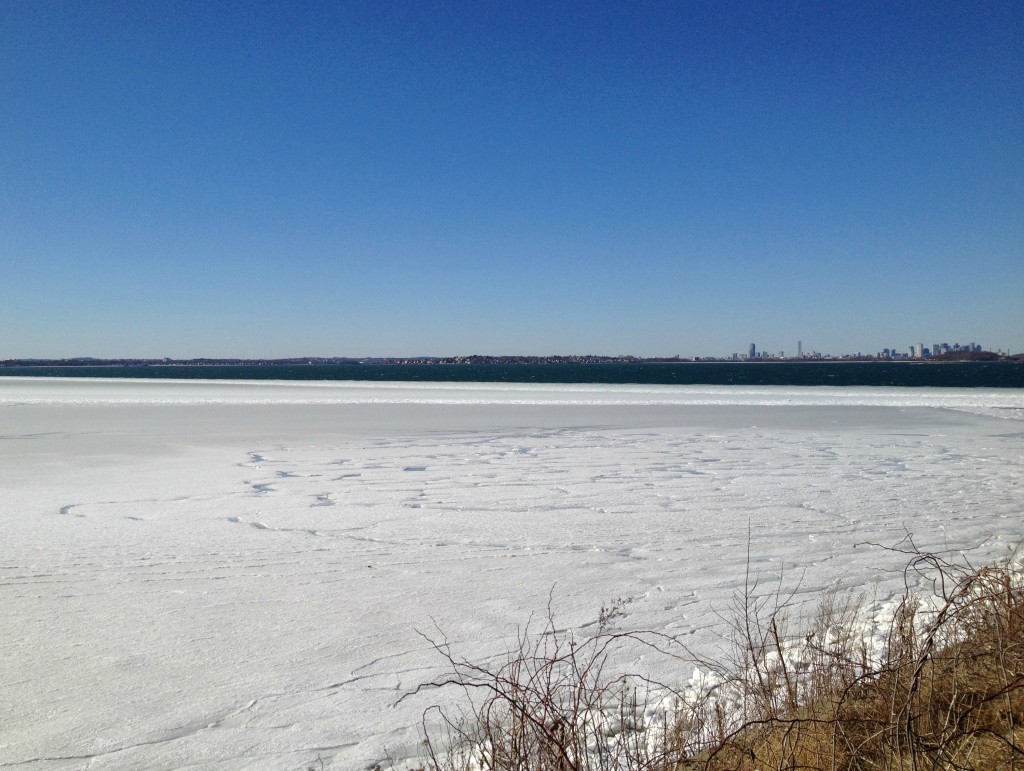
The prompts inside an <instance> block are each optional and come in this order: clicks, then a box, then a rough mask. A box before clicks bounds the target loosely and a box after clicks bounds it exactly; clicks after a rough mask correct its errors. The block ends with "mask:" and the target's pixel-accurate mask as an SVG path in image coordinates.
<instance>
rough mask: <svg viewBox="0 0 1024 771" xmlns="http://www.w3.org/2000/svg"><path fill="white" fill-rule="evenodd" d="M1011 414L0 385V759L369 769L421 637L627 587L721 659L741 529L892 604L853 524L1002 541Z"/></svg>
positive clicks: (979, 402) (1007, 402)
mask: <svg viewBox="0 0 1024 771" xmlns="http://www.w3.org/2000/svg"><path fill="white" fill-rule="evenodd" d="M1022 416H1024V394H1022V393H1021V392H1020V391H1007V390H994V391H988V390H985V391H975V390H963V391H958V390H949V389H928V390H902V389H873V388H852V389H822V388H803V389H801V388H725V387H715V388H701V387H692V386H691V387H672V386H550V385H544V386H539V385H505V384H501V385H494V384H439V383H418V384H409V383H402V384H396V383H383V384H376V383H313V384H310V383H301V384H295V383H267V382H259V383H238V382H223V383H218V382H202V381H171V382H168V381H135V380H133V381H115V380H109V381H95V380H85V379H83V380H36V379H6V378H2V379H0V489H2V491H3V495H2V498H0V525H2V527H3V533H4V540H3V545H2V546H0V607H3V609H4V619H5V623H4V624H3V626H2V627H0V646H2V648H0V649H2V650H3V651H4V659H3V661H4V664H3V666H2V668H0V725H3V730H2V732H0V765H4V766H7V767H24V768H40V769H51V768H52V769H70V768H82V767H86V766H88V767H89V768H139V767H145V768H180V767H186V766H187V767H192V766H195V767H200V768H224V769H228V768H232V769H234V768H305V767H306V766H308V765H309V764H310V763H313V762H314V761H315V760H316V758H317V757H318V756H319V757H320V758H321V759H323V760H324V762H325V764H326V765H327V766H328V767H336V768H361V767H372V765H373V764H374V763H376V762H378V761H381V760H384V759H385V757H386V756H387V755H389V754H390V755H391V756H392V757H397V758H401V757H403V756H409V755H413V754H415V753H416V751H417V747H416V741H417V734H418V724H419V721H420V716H421V714H422V712H423V710H424V709H425V707H427V706H429V705H430V704H431V703H433V702H434V701H436V700H438V699H445V698H447V697H446V696H445V695H444V694H438V693H436V692H434V693H429V694H423V695H420V696H417V697H415V698H409V699H405V700H404V701H402V702H400V703H399V702H398V699H399V697H400V696H401V695H402V694H404V693H406V692H408V691H409V690H411V689H412V688H413V687H414V686H415V685H416V684H417V683H420V682H423V681H425V680H427V679H429V678H430V677H432V676H433V675H434V674H436V672H437V671H438V669H439V668H440V666H441V663H442V662H441V661H440V660H439V657H438V656H437V655H436V654H435V653H433V652H432V651H431V649H430V646H429V645H428V644H427V643H426V642H425V641H424V640H423V639H422V638H421V637H420V636H419V635H418V634H417V633H416V630H421V631H424V632H428V633H434V630H435V629H436V628H440V629H441V630H443V631H444V632H445V633H446V634H447V636H448V639H449V641H450V642H451V643H452V644H453V645H454V646H456V648H457V650H458V651H459V652H460V653H463V654H465V655H467V656H469V657H471V658H473V657H480V658H484V657H488V656H495V655H501V653H502V652H503V651H504V650H505V649H506V648H507V647H508V646H509V645H510V644H511V641H512V637H513V636H514V634H515V632H516V629H517V625H521V624H523V623H525V622H526V621H527V619H528V618H529V617H530V616H531V614H534V615H536V614H542V613H543V612H544V611H545V608H546V606H547V604H548V601H549V597H551V598H552V603H553V608H554V611H555V613H556V617H557V619H558V622H559V624H560V626H562V627H564V628H567V629H572V630H576V631H577V632H578V633H579V634H583V635H585V634H588V632H589V631H592V630H593V628H594V625H595V623H596V621H597V617H598V614H599V611H600V608H601V606H602V604H607V603H608V602H610V601H611V600H613V599H615V598H625V599H628V600H629V601H628V602H627V603H625V604H624V605H623V606H622V607H623V609H624V611H625V614H626V615H625V617H623V618H621V619H619V621H618V623H619V624H620V626H621V627H622V628H629V629H633V628H635V629H641V628H642V629H653V630H656V631H661V632H665V633H668V634H673V635H679V636H681V637H682V638H684V639H685V640H687V642H689V643H690V644H691V645H692V646H693V647H694V648H695V649H696V650H697V651H699V652H702V653H707V654H711V653H714V652H715V651H716V649H717V648H718V647H719V645H720V640H719V637H718V634H719V633H720V632H721V630H722V623H721V618H720V615H719V614H720V613H722V612H725V611H726V610H727V609H728V605H729V601H730V599H731V597H732V595H733V593H734V592H735V591H736V589H737V588H738V587H739V586H741V585H742V582H743V580H744V574H745V571H746V567H747V560H748V551H749V561H750V568H751V570H752V571H753V572H754V573H755V574H757V575H759V576H760V577H761V578H762V583H763V585H764V586H766V587H767V586H769V585H771V584H772V582H773V581H774V580H776V579H778V577H779V576H780V575H781V576H782V582H783V584H784V585H785V586H787V587H789V588H795V589H796V590H797V591H798V593H799V594H800V596H804V595H806V596H807V597H813V596H814V595H815V593H816V592H818V591H820V590H821V589H822V588H824V587H828V586H830V585H832V584H833V583H834V582H835V581H837V580H838V581H842V582H844V583H845V584H846V585H848V586H857V587H866V588H867V589H868V591H869V592H870V593H871V594H872V596H874V597H875V598H876V599H877V602H878V603H879V604H881V603H884V602H885V601H886V600H887V599H888V597H889V596H891V594H892V593H893V592H894V591H896V589H897V588H898V584H899V577H898V575H897V574H896V573H895V572H893V571H896V570H897V569H898V568H899V567H900V566H901V560H900V559H899V558H898V557H896V556H895V555H892V554H889V553H887V552H884V551H881V550H879V549H877V548H872V547H869V546H865V545H863V544H864V543H866V542H877V543H887V544H891V543H894V542H896V541H897V540H899V539H900V538H901V537H902V536H903V535H904V534H905V533H906V532H912V533H913V534H914V537H915V539H916V540H917V542H918V543H919V544H921V545H922V546H924V547H926V548H953V549H966V548H971V549H972V551H971V552H970V553H971V558H972V559H974V560H976V561H985V560H990V559H995V558H998V557H999V556H1001V555H1002V554H1004V553H1005V551H1006V549H1007V548H1008V547H1009V546H1011V545H1013V544H1015V543H1017V541H1018V540H1019V538H1020V535H1021V511H1020V501H1021V500H1022V498H1024V496H1022V494H1021V493H1022V489H1021V487H1022V480H1024V424H1022V422H1021V417H1022ZM858 544H861V545H858ZM435 625H436V626H435ZM630 655H632V659H631V660H629V661H627V662H626V664H628V665H629V666H630V667H631V668H634V669H640V670H643V671H645V672H646V673H648V674H651V675H654V676H656V677H661V678H663V679H667V680H670V681H671V680H672V679H673V678H675V679H678V680H679V681H680V682H681V681H684V680H685V679H686V678H688V677H689V676H690V674H691V671H692V668H691V669H685V668H680V667H679V665H678V663H677V662H673V661H670V660H665V659H661V658H659V657H657V656H654V655H651V654H650V652H645V651H640V650H638V651H635V652H634V653H633V654H630ZM450 696H451V697H454V696H455V694H451V695H450ZM318 765H319V764H317V766H318Z"/></svg>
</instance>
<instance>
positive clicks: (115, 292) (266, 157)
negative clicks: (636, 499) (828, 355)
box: [0, 0, 1024, 358]
mask: <svg viewBox="0 0 1024 771" xmlns="http://www.w3.org/2000/svg"><path fill="white" fill-rule="evenodd" d="M0 182H2V184H0V266H2V268H3V277H2V281H0V287H2V289H0V358H9V357H27V356H46V357H49V356H53V357H60V356H78V355H91V356H153V357H157V356H171V357H190V356H265V357H275V356H293V355H323V356H330V355H351V356H363V355H418V354H433V355H446V354H470V353H509V354H513V353H526V354H546V353H602V354H617V353H633V354H638V355H674V354H682V355H713V354H728V353H732V352H733V351H745V350H746V348H747V346H748V345H749V343H750V342H756V343H757V344H758V347H759V348H763V349H767V350H771V351H776V350H785V351H786V352H787V353H792V352H795V349H796V342H797V340H802V341H803V344H804V349H805V350H811V349H816V350H821V351H828V352H835V353H839V352H852V351H865V352H868V351H871V352H873V351H876V350H879V349H881V348H883V347H893V346H895V347H898V348H900V349H905V348H906V346H908V345H909V344H911V343H913V342H919V341H920V342H924V343H925V344H926V345H930V344H931V343H933V342H941V341H947V342H950V343H952V342H968V341H977V342H981V343H984V344H986V346H988V347H992V348H1003V347H1007V346H1009V347H1010V348H1011V349H1012V350H1014V351H1021V350H1024V300H1022V298H1024V13H1021V11H1020V6H1019V5H1018V4H1017V3H1014V2H985V3H942V2H927V3H915V2H899V3H893V2H878V3H870V2H867V3H862V2H858V3H846V2H808V3H802V2H777V3H775V2H753V1H751V2H664V3H648V2H614V3H600V2H586V3H558V4H549V3H525V2H524V3H504V2H500V3H499V2H472V3H428V2H415V3H413V2H402V3H387V2H368V3H361V2H355V1H353V2H342V3H298V2H282V3H272V2H262V3H255V4H247V3H216V2H212V3H205V2H204V3H199V2H166V3H123V4H119V3H107V2H104V3H99V2H96V3H91V2H90V3H82V2H63V1H62V2H42V1H35V0H33V1H31V2H29V1H27V0H13V1H12V2H6V3H2V4H0Z"/></svg>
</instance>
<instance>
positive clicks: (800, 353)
mask: <svg viewBox="0 0 1024 771" xmlns="http://www.w3.org/2000/svg"><path fill="white" fill-rule="evenodd" d="M796 357H797V358H798V359H802V358H803V357H804V341H803V340H797V341H796Z"/></svg>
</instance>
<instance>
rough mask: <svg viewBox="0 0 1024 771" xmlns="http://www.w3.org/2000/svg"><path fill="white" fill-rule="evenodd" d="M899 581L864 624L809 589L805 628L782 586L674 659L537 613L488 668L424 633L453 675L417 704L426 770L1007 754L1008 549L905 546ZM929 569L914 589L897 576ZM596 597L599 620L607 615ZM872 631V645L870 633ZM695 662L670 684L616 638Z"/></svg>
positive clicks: (651, 640) (660, 640)
mask: <svg viewBox="0 0 1024 771" xmlns="http://www.w3.org/2000/svg"><path fill="white" fill-rule="evenodd" d="M903 551H904V552H905V553H906V555H907V558H908V563H907V567H906V569H905V578H906V580H905V587H906V588H905V591H904V593H903V594H902V596H901V597H900V598H899V600H898V601H897V602H896V603H894V605H893V610H892V612H891V613H890V614H888V616H887V617H886V618H884V619H882V623H883V624H884V631H883V633H882V634H881V636H880V637H878V636H873V635H867V634H866V633H865V608H864V606H863V604H862V603H860V602H858V601H856V600H853V599H850V598H842V597H839V596H838V595H828V596H826V597H825V598H824V599H823V600H822V602H821V605H820V608H819V611H818V613H817V614H816V615H815V617H814V619H813V620H812V622H811V623H810V624H809V625H806V624H805V625H798V624H794V623H791V622H790V620H789V618H788V611H789V610H790V607H791V603H790V600H791V599H792V598H786V597H781V596H780V595H779V593H778V592H775V593H774V594H772V595H771V596H770V597H769V598H768V599H765V598H764V597H761V598H756V597H755V592H754V589H755V588H756V584H751V582H750V581H748V582H747V587H746V589H745V591H744V592H742V593H741V594H740V596H738V597H737V600H736V607H735V612H734V614H733V617H732V618H733V621H732V627H733V655H732V656H731V657H730V658H729V659H728V660H726V661H724V662H711V661H707V660H702V659H697V658H695V657H692V656H689V655H688V654H686V653H685V652H684V651H683V650H682V649H681V646H679V644H678V643H677V642H676V641H675V640H674V639H672V638H670V637H667V636H665V635H661V634H657V633H652V632H616V631H613V630H611V629H610V628H609V626H610V625H609V624H602V625H600V628H599V631H598V633H597V634H596V635H594V636H591V637H586V638H583V639H577V638H576V637H575V636H574V635H573V634H572V633H571V632H568V631H562V630H559V629H558V628H557V627H556V625H555V621H554V617H553V615H552V613H551V611H550V609H549V611H548V614H547V616H546V618H545V619H544V622H543V624H542V625H541V628H539V629H537V630H536V631H532V630H531V629H530V627H529V626H527V628H526V629H524V630H523V631H522V632H521V633H520V635H519V637H518V640H517V645H516V646H514V647H513V650H512V653H511V654H510V655H509V656H508V657H507V659H506V660H504V661H503V662H501V663H499V664H498V665H488V664H485V663H477V662H472V661H469V660H466V659H464V658H460V657H458V656H457V655H456V654H455V652H454V651H453V650H452V648H451V646H450V645H449V644H448V642H447V641H446V640H444V639H443V637H442V638H441V639H439V640H434V639H431V640H430V642H431V643H432V644H433V646H434V648H435V649H436V650H437V651H438V653H439V654H440V655H441V656H443V657H444V658H445V660H446V661H447V663H448V665H449V675H448V676H447V677H445V678H442V679H440V680H438V681H435V682H432V683H428V684H425V685H423V686H421V687H420V688H419V689H417V690H418V691H420V690H423V689H425V688H433V687H444V688H451V687H457V688H461V689H462V690H463V692H464V694H465V699H464V706H463V708H462V709H461V710H460V711H457V712H455V713H451V712H447V711H444V710H441V709H440V708H438V707H433V708H431V709H429V710H428V711H427V713H425V715H424V721H423V726H424V747H425V756H426V758H427V763H426V768H427V769H429V770H430V771H620V770H623V771H625V770H628V771H690V770H694V771H696V770H705V771H718V770H719V769H746V770H749V771H754V770H755V769H757V770H759V771H766V770H767V769H822V770H826V769H827V770H828V771H836V770H838V769H872V770H874V769H879V770H880V771H922V770H923V769H944V770H945V769H949V770H950V771H952V770H953V769H956V770H960V769H979V771H980V770H981V769H986V770H987V769H1015V768H1024V583H1022V580H1021V575H1020V573H1019V572H1017V571H1016V570H1014V569H1013V567H1012V564H1011V563H1010V562H1007V563H1006V564H1003V565H1001V566H996V567H984V568H974V567H972V566H971V565H970V564H967V563H963V562H952V561H949V560H947V559H946V558H944V557H942V556H940V555H936V554H932V553H923V552H920V551H918V550H916V549H915V548H913V546H912V544H911V545H910V547H909V548H906V549H904V550H903ZM921 577H925V578H927V579H929V580H930V581H931V582H932V586H933V587H934V596H927V597H925V596H921V595H918V594H917V593H915V592H914V591H912V590H911V589H910V588H909V587H910V586H911V584H912V583H914V582H913V581H912V580H911V579H920V578H921ZM615 607H616V606H615V605H614V603H613V605H612V606H610V608H612V610H609V609H605V608H603V609H602V617H605V616H607V617H608V620H611V618H613V617H614V616H615V615H616V613H615V612H614V610H613V609H614V608H615ZM879 640H880V641H881V642H880V643H879ZM627 641H628V642H630V643H636V642H640V643H642V644H644V645H646V646H649V647H650V648H651V649H653V650H655V651H659V652H661V653H664V654H666V655H671V656H675V657H677V658H679V659H680V660H681V661H687V662H688V663H689V664H693V665H696V671H695V674H694V677H693V678H690V680H689V684H688V685H686V686H685V687H677V688H669V687H666V686H665V685H664V684H661V683H655V682H652V681H650V680H648V679H646V678H644V677H642V676H639V675H635V674H618V673H615V672H614V668H612V667H610V666H609V664H608V663H609V656H610V655H611V654H612V653H613V651H614V650H615V649H616V648H617V647H619V646H621V645H622V644H623V643H624V642H627Z"/></svg>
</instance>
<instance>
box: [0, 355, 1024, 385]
mask: <svg viewBox="0 0 1024 771" xmlns="http://www.w3.org/2000/svg"><path fill="white" fill-rule="evenodd" d="M4 375H6V376H15V375H17V376H21V377H25V376H38V377H105V378H111V377H114V378H178V379H189V380H191V379H209V380H371V381H435V382H478V383H642V384H665V385H743V386H905V387H914V388H920V387H931V388H1024V362H1006V361H1000V362H942V363H931V362H806V361H805V362H742V363H729V362H713V363H712V362H680V363H678V364H676V363H668V364H642V363H627V362H610V363H600V364H330V365H317V364H311V365H282V364H267V365H260V366H251V365H222V366H205V365H197V366H191V365H150V366H117V367H94V366H74V367H0V376H4Z"/></svg>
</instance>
